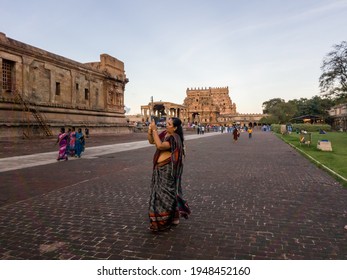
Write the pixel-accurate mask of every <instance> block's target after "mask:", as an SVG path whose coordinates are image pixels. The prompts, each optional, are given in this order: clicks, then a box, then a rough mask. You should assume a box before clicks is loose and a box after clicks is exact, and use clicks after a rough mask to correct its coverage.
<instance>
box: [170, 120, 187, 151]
mask: <svg viewBox="0 0 347 280" xmlns="http://www.w3.org/2000/svg"><path fill="white" fill-rule="evenodd" d="M171 119H172V124H173V127H176V131H175V133H177V134H178V135H179V137H180V138H181V142H182V147H183V154H185V149H184V136H183V127H182V121H181V120H180V119H179V118H171Z"/></svg>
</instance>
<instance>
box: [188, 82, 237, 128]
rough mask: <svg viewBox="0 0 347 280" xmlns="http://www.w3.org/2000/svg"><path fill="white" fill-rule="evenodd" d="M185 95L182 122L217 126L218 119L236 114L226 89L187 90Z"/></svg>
mask: <svg viewBox="0 0 347 280" xmlns="http://www.w3.org/2000/svg"><path fill="white" fill-rule="evenodd" d="M186 94H187V97H186V98H185V99H184V103H183V105H184V107H185V110H184V114H183V121H184V122H188V123H205V124H207V123H208V124H217V123H219V122H218V118H220V117H223V116H229V115H235V114H236V104H235V103H232V101H231V99H230V96H229V88H228V87H217V88H212V87H209V88H194V89H187V91H186Z"/></svg>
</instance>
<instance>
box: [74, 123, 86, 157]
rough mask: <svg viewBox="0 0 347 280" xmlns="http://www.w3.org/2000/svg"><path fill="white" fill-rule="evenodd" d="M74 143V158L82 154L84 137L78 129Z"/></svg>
mask: <svg viewBox="0 0 347 280" xmlns="http://www.w3.org/2000/svg"><path fill="white" fill-rule="evenodd" d="M75 137H76V141H75V157H79V158H80V157H81V154H82V152H84V144H85V141H84V135H83V133H82V129H81V128H79V129H78V131H77V132H76V134H75Z"/></svg>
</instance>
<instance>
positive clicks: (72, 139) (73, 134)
mask: <svg viewBox="0 0 347 280" xmlns="http://www.w3.org/2000/svg"><path fill="white" fill-rule="evenodd" d="M75 142H76V131H75V128H74V127H73V128H72V129H71V132H70V143H69V155H70V156H72V157H73V156H74V155H75Z"/></svg>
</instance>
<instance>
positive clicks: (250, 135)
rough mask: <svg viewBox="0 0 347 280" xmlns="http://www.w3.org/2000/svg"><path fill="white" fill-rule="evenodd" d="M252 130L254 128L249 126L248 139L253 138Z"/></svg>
mask: <svg viewBox="0 0 347 280" xmlns="http://www.w3.org/2000/svg"><path fill="white" fill-rule="evenodd" d="M252 132H253V130H252V128H251V127H249V128H248V139H251V138H252Z"/></svg>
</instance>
